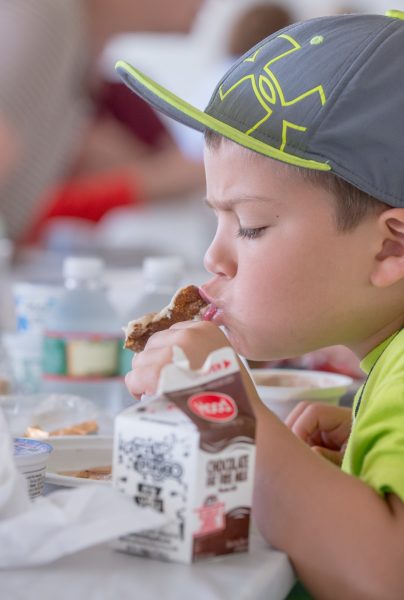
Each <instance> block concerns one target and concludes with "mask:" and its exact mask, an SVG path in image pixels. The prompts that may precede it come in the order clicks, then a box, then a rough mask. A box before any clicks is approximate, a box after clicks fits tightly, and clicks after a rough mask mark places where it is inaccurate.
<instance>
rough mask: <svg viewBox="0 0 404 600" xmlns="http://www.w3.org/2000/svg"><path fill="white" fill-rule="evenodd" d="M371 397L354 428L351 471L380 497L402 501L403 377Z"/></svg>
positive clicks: (394, 378)
mask: <svg viewBox="0 0 404 600" xmlns="http://www.w3.org/2000/svg"><path fill="white" fill-rule="evenodd" d="M372 396H373V397H372V402H371V403H369V404H368V405H367V406H364V407H361V408H360V409H359V413H358V418H357V422H356V423H355V425H354V428H353V432H352V448H351V459H352V465H351V470H352V473H353V474H354V475H356V476H358V477H359V478H360V479H362V480H363V481H364V482H365V483H367V484H368V485H370V486H371V487H373V488H374V489H375V490H376V491H377V492H378V493H379V494H381V495H383V494H385V493H395V494H396V495H397V496H398V497H399V498H401V500H403V501H404V374H401V373H395V374H392V375H391V376H390V377H388V378H386V379H385V380H384V383H383V384H382V385H380V386H378V387H376V388H375V390H374V391H373V394H372Z"/></svg>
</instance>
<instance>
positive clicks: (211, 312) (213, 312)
mask: <svg viewBox="0 0 404 600" xmlns="http://www.w3.org/2000/svg"><path fill="white" fill-rule="evenodd" d="M199 293H200V295H201V297H202V298H203V299H204V300H205V302H207V303H208V306H207V307H206V308H205V310H204V311H203V313H202V319H203V321H216V319H217V318H218V317H219V315H220V314H221V313H222V310H221V309H220V308H219V307H218V306H217V305H216V304H215V302H214V301H213V299H212V298H210V297H209V296H208V294H206V292H205V291H204V290H203V289H202V288H200V289H199Z"/></svg>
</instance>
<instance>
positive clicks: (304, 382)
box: [250, 369, 353, 421]
mask: <svg viewBox="0 0 404 600" xmlns="http://www.w3.org/2000/svg"><path fill="white" fill-rule="evenodd" d="M250 373H251V376H252V379H253V381H254V383H255V387H256V389H257V392H258V395H259V397H260V398H261V400H262V402H263V403H264V404H265V405H266V406H267V407H268V408H269V409H270V410H272V412H274V413H275V414H276V415H277V416H278V417H279V418H280V419H281V420H282V421H284V420H285V419H286V417H287V416H288V414H289V413H290V412H291V411H292V410H293V408H294V407H295V406H296V405H297V404H298V403H299V402H301V401H302V400H308V401H311V402H325V403H327V404H338V402H339V400H340V398H341V396H343V395H344V394H345V393H346V392H347V390H348V389H349V388H350V386H351V385H352V383H353V379H352V378H351V377H348V376H346V375H339V374H337V373H327V372H324V371H309V370H303V369H251V371H250Z"/></svg>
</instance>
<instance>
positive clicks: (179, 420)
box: [113, 348, 255, 563]
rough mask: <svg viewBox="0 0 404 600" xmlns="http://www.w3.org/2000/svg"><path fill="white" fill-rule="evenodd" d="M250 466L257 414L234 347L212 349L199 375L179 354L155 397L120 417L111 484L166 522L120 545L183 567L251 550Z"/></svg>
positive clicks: (162, 375) (166, 367)
mask: <svg viewBox="0 0 404 600" xmlns="http://www.w3.org/2000/svg"><path fill="white" fill-rule="evenodd" d="M177 350H179V349H176V351H177ZM177 354H178V352H177ZM181 355H182V359H184V358H185V357H184V355H183V353H182V352H181ZM254 462H255V420H254V416H253V412H252V410H251V408H250V405H249V402H248V398H247V393H246V391H245V389H244V386H243V383H242V379H241V374H240V371H239V366H238V362H237V358H236V355H235V354H234V352H233V350H232V349H231V348H222V349H220V350H217V351H215V352H213V353H212V354H211V355H210V356H209V357H208V359H207V361H206V362H205V364H204V366H203V368H202V369H200V370H199V371H191V370H190V369H188V368H187V364H186V362H185V363H184V360H180V361H178V360H174V362H173V363H172V364H169V365H167V366H165V367H164V369H163V370H162V372H161V377H160V385H159V394H158V396H156V397H153V398H150V399H148V400H146V401H144V402H142V403H140V404H138V405H136V406H133V407H131V408H129V409H127V410H126V411H124V412H123V413H121V414H120V415H118V417H117V418H116V421H115V435H114V459H113V483H114V485H115V486H116V487H117V488H118V489H119V490H121V491H122V492H124V493H125V494H127V495H129V496H130V497H131V498H132V499H133V502H134V504H135V505H136V507H137V509H139V510H141V509H142V508H143V507H151V508H152V509H154V510H156V511H158V512H160V513H162V514H163V515H164V516H165V517H166V518H167V524H166V525H165V526H163V527H160V528H159V529H153V530H149V531H145V532H141V533H136V534H130V535H126V536H124V537H122V538H120V539H119V540H118V541H117V542H116V544H115V547H116V548H117V549H119V550H121V551H125V552H129V553H131V554H138V555H143V556H150V557H154V558H159V559H163V560H172V561H180V562H185V563H190V562H193V561H196V560H199V559H202V558H206V557H212V556H217V555H220V554H228V553H233V552H243V551H246V550H247V549H248V533H249V525H250V512H251V501H252V489H253V478H254Z"/></svg>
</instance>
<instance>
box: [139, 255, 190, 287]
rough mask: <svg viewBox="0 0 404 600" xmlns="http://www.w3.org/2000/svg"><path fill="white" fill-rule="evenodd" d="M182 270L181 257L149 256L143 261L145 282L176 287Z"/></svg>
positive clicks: (182, 262) (182, 261)
mask: <svg viewBox="0 0 404 600" xmlns="http://www.w3.org/2000/svg"><path fill="white" fill-rule="evenodd" d="M183 270H184V260H183V258H182V257H181V256H149V257H147V258H145V259H144V261H143V269H142V271H143V277H144V279H145V281H153V282H155V283H160V284H166V285H177V283H178V282H179V280H180V279H181V277H182V274H183Z"/></svg>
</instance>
